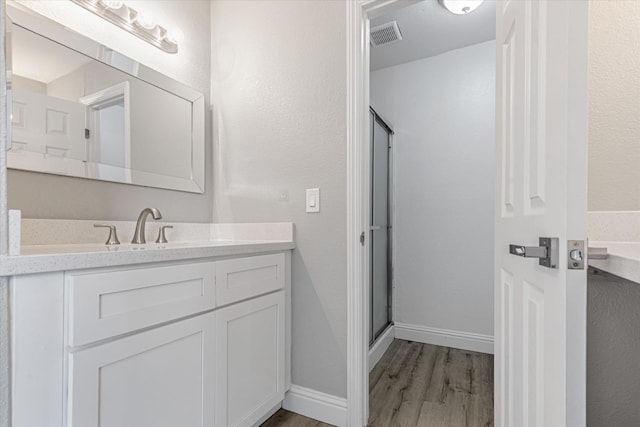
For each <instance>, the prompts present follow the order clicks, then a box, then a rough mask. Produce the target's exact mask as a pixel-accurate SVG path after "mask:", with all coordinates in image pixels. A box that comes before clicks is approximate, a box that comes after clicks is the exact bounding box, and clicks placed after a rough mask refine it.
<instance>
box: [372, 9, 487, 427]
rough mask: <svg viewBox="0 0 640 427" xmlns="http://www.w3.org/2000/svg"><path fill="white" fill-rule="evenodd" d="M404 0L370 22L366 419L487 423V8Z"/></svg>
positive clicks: (379, 423) (376, 422)
mask: <svg viewBox="0 0 640 427" xmlns="http://www.w3.org/2000/svg"><path fill="white" fill-rule="evenodd" d="M400 6H403V7H400V8H397V9H394V10H391V11H388V12H385V13H382V14H380V15H376V16H375V17H372V18H371V19H370V28H371V29H370V38H371V40H372V42H371V43H370V45H369V70H370V73H369V76H368V77H369V84H368V88H365V90H366V91H368V99H369V104H370V106H371V109H370V115H369V119H370V127H369V132H370V135H369V137H370V141H371V144H370V175H369V176H370V177H369V184H370V190H371V191H370V205H371V210H370V227H369V230H370V231H369V245H370V251H369V253H370V257H369V262H370V265H369V272H370V278H369V284H370V287H369V292H370V295H369V300H370V313H369V314H370V316H369V317H370V323H369V330H368V333H369V338H370V344H372V346H371V347H370V349H369V366H368V368H369V370H370V373H369V381H370V384H369V392H370V395H369V418H368V423H369V424H368V425H371V426H374V427H375V426H384V425H391V424H393V423H394V422H397V421H398V420H400V419H401V420H402V422H403V423H404V424H405V425H408V426H413V425H415V426H417V425H420V423H421V421H420V418H421V417H422V419H426V418H429V417H431V416H433V417H435V418H438V417H440V418H442V422H443V423H444V424H446V423H455V420H456V419H458V418H460V417H465V418H466V419H468V420H470V423H471V424H472V425H475V424H477V425H488V424H492V423H493V421H494V419H493V300H494V292H493V287H494V255H493V254H494V215H493V212H494V206H495V201H494V199H495V196H494V188H495V185H494V173H495V172H494V171H495V93H496V92H495V78H496V75H495V70H496V54H495V53H496V46H495V14H496V12H495V6H496V5H495V2H492V1H487V2H484V3H483V4H482V5H481V6H480V7H479V8H478V9H477V10H475V11H473V13H469V14H468V15H465V16H459V15H454V14H452V13H450V12H449V11H448V10H446V9H445V8H444V7H442V5H441V4H440V3H438V2H436V1H433V2H429V1H423V2H419V3H415V4H411V5H408V6H407V5H406V3H401V4H400ZM386 29H392V30H393V37H391V36H389V35H388V34H386V33H388V32H389V31H391V30H386ZM379 33H384V34H385V37H379ZM383 117H384V119H383ZM390 124H392V125H393V131H392V129H391V126H390ZM394 131H395V132H394ZM391 246H393V251H391ZM471 254H473V255H471ZM390 378H393V380H390ZM452 383H455V384H456V385H455V387H451V388H449V387H447V386H446V384H452ZM442 390H445V391H442ZM404 395H407V396H410V400H411V401H412V404H411V405H403V404H402V403H401V401H402V399H403V398H402V397H401V396H404Z"/></svg>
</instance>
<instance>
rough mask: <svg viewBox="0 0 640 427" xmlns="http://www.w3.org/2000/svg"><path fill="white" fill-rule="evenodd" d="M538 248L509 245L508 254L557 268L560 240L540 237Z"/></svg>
mask: <svg viewBox="0 0 640 427" xmlns="http://www.w3.org/2000/svg"><path fill="white" fill-rule="evenodd" d="M538 242H539V244H540V246H522V245H509V253H510V254H512V255H516V256H520V257H523V258H538V264H540V265H541V266H543V267H547V268H558V258H559V257H558V250H559V244H560V240H559V239H558V238H557V237H540V238H539V239H538Z"/></svg>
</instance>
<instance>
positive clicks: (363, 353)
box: [345, 0, 419, 427]
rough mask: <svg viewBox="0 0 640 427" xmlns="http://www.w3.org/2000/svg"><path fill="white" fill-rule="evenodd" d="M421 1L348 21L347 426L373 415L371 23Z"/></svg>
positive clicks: (354, 12)
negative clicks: (371, 320) (378, 17)
mask: <svg viewBox="0 0 640 427" xmlns="http://www.w3.org/2000/svg"><path fill="white" fill-rule="evenodd" d="M418 1H419V0H404V1H402V0H357V1H356V0H354V1H346V2H345V5H346V17H347V20H346V21H347V22H346V24H347V70H346V71H347V99H346V101H347V425H348V426H349V427H362V426H364V425H366V424H367V420H368V416H369V414H368V412H369V372H368V371H369V369H368V365H369V333H368V332H369V323H368V319H369V305H368V304H369V289H368V286H367V284H368V283H369V264H370V262H369V257H368V254H369V250H370V244H369V241H368V240H369V239H368V233H365V238H366V240H365V242H364V245H361V244H360V233H362V232H364V231H365V230H367V229H368V226H369V215H370V212H369V206H370V200H369V199H370V194H369V185H370V184H369V182H370V160H371V153H370V152H369V151H370V150H369V126H368V125H367V123H368V114H369V18H371V17H374V16H376V15H380V14H383V13H386V12H390V11H392V10H394V9H398V8H401V7H406V6H410V5H411V4H413V3H417V2H418Z"/></svg>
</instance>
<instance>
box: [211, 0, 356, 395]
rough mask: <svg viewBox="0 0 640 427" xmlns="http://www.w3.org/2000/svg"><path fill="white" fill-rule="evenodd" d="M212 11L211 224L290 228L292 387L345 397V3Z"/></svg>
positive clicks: (216, 5)
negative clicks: (312, 200)
mask: <svg viewBox="0 0 640 427" xmlns="http://www.w3.org/2000/svg"><path fill="white" fill-rule="evenodd" d="M211 7H212V13H211V16H212V26H211V29H212V40H213V44H212V60H213V61H212V89H213V90H212V99H213V108H214V123H213V128H214V158H215V164H214V173H215V176H214V183H215V188H214V221H216V222H246V221H248V222H261V221H293V222H294V223H295V230H296V249H295V250H294V251H293V257H292V273H293V280H292V284H293V289H292V298H293V314H292V321H293V325H292V329H293V330H292V333H293V343H292V380H293V383H294V384H297V385H300V386H303V387H309V388H312V389H315V390H319V391H322V392H325V393H329V394H332V395H337V396H341V397H345V396H346V366H347V362H346V344H347V337H346V318H347V316H346V313H347V308H346V295H347V293H346V278H347V274H346V240H345V239H346V237H345V236H346V221H347V213H346V202H347V200H346V120H345V117H346V101H347V99H346V96H347V95H346V71H345V70H346V43H345V40H346V21H345V12H346V8H345V3H344V2H343V1H297V0H293V1H270V0H259V1H219V0H218V1H214V2H212V6H211ZM315 187H319V188H320V196H321V203H320V205H321V212H320V213H315V214H307V213H305V202H304V198H305V189H306V188H315ZM281 192H282V193H285V194H287V196H286V197H285V198H288V200H285V201H280V200H279V197H280V193H281Z"/></svg>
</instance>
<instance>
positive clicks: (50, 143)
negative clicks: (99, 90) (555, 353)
mask: <svg viewBox="0 0 640 427" xmlns="http://www.w3.org/2000/svg"><path fill="white" fill-rule="evenodd" d="M13 110H14V111H15V113H14V114H13V115H12V124H13V141H12V143H13V146H12V148H11V150H12V151H17V152H20V151H22V150H24V151H28V152H32V153H39V154H41V155H43V156H44V157H48V156H51V157H60V158H68V159H77V160H86V157H87V153H86V140H85V138H84V129H85V108H84V105H82V104H80V103H78V102H72V101H68V100H65V99H60V98H54V97H52V96H47V95H43V94H39V93H35V92H31V91H27V90H22V89H19V88H14V89H13Z"/></svg>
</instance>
